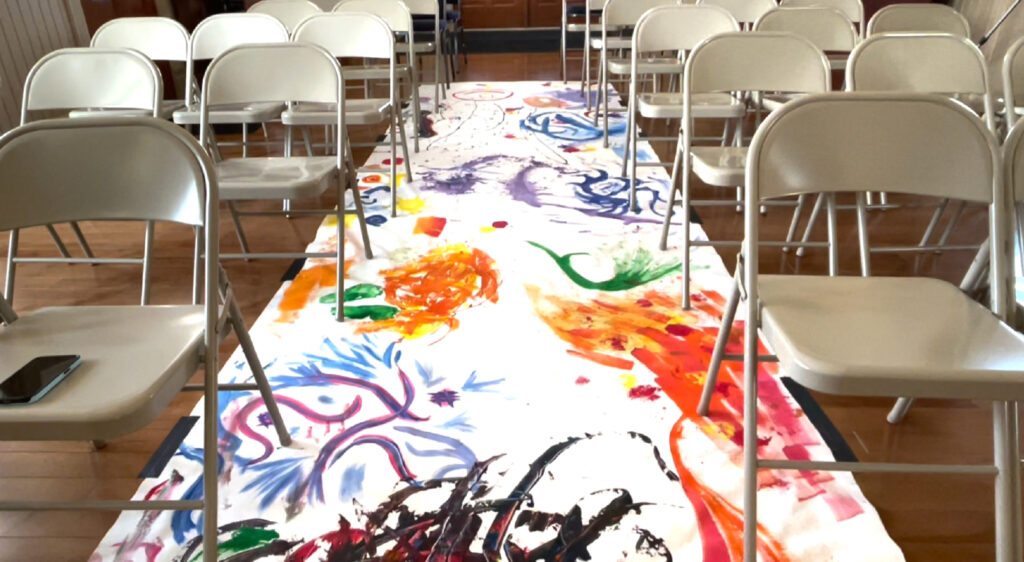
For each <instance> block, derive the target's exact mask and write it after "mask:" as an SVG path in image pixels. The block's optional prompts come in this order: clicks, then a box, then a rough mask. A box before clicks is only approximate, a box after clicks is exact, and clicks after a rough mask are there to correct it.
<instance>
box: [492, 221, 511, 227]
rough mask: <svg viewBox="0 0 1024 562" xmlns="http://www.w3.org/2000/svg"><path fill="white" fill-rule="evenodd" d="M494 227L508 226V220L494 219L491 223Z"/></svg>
mask: <svg viewBox="0 0 1024 562" xmlns="http://www.w3.org/2000/svg"><path fill="white" fill-rule="evenodd" d="M491 226H493V227H494V228H505V227H506V226H508V221H494V222H492V223H491Z"/></svg>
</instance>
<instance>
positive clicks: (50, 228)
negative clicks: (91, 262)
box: [46, 224, 71, 258]
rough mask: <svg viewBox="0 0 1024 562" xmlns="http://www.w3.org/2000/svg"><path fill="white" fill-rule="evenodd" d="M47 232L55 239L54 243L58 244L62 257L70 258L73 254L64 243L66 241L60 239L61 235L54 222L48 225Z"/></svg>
mask: <svg viewBox="0 0 1024 562" xmlns="http://www.w3.org/2000/svg"><path fill="white" fill-rule="evenodd" d="M46 232H48V233H49V234H50V238H51V239H52V240H53V244H54V245H55V246H57V251H58V252H60V256H61V257H62V258H70V257H71V254H70V253H68V247H67V246H65V245H64V241H63V240H61V239H60V235H59V234H57V230H56V229H55V228H53V225H52V224H48V225H46Z"/></svg>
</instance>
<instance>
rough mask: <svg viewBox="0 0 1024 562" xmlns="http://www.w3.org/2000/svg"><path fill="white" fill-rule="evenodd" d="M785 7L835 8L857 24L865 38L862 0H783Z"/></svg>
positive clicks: (862, 36)
mask: <svg viewBox="0 0 1024 562" xmlns="http://www.w3.org/2000/svg"><path fill="white" fill-rule="evenodd" d="M779 6H782V7H783V8H835V9H837V10H839V11H840V12H842V13H843V15H845V16H846V17H847V18H849V20H850V21H851V22H853V23H854V24H856V26H857V30H858V35H859V37H860V38H861V39H863V38H864V28H865V27H867V26H865V25H864V24H865V22H864V3H863V2H861V0H781V1H780V2H779Z"/></svg>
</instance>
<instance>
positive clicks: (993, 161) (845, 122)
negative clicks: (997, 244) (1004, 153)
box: [747, 92, 999, 203]
mask: <svg viewBox="0 0 1024 562" xmlns="http://www.w3.org/2000/svg"><path fill="white" fill-rule="evenodd" d="M775 113H777V114H781V115H773V116H772V117H769V118H768V119H767V120H765V122H764V123H762V125H761V127H760V128H759V129H758V132H757V133H756V134H755V135H754V139H753V140H752V141H751V147H750V152H749V157H748V165H747V178H748V183H747V185H748V186H750V187H751V188H752V189H756V190H757V192H758V193H759V194H760V197H761V198H762V199H765V198H774V197H782V196H787V195H796V194H800V193H811V192H819V191H820V192H839V191H869V190H878V191H889V192H898V193H907V194H912V195H930V196H935V197H948V198H951V199H960V200H964V201H978V202H984V203H991V202H992V201H993V197H994V193H995V192H996V190H995V186H994V182H995V181H996V180H997V179H998V177H999V172H998V166H999V158H998V156H997V154H996V153H997V148H996V142H995V139H994V138H993V136H992V134H991V133H990V132H989V131H987V130H986V129H985V125H984V123H982V121H981V120H980V119H978V117H977V115H974V113H972V112H971V111H970V109H968V108H966V107H964V106H963V105H962V104H959V103H957V102H955V101H953V100H950V99H949V98H947V97H945V96H940V95H934V94H909V93H887V92H846V93H832V94H829V95H827V96H825V95H818V96H807V97H806V98H802V99H800V100H796V101H793V102H791V104H787V105H786V106H785V107H783V108H781V109H779V110H777V111H776V112H775ZM751 178H753V179H754V180H756V181H754V182H753V183H751V181H750V180H751Z"/></svg>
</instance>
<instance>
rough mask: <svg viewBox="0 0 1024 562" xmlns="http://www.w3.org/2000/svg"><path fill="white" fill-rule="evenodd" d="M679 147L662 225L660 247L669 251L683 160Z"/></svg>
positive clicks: (673, 166)
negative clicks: (669, 237)
mask: <svg viewBox="0 0 1024 562" xmlns="http://www.w3.org/2000/svg"><path fill="white" fill-rule="evenodd" d="M680 152H681V151H680V150H679V145H678V144H677V145H676V155H675V158H673V160H672V175H671V176H670V178H669V182H668V207H666V208H665V219H664V221H662V223H661V243H660V244H659V245H658V247H659V248H660V249H661V250H662V251H665V250H668V234H669V230H670V229H671V228H672V214H673V213H674V212H675V204H676V179H677V178H678V177H679V172H680V166H681V162H682V161H681V158H680Z"/></svg>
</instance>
